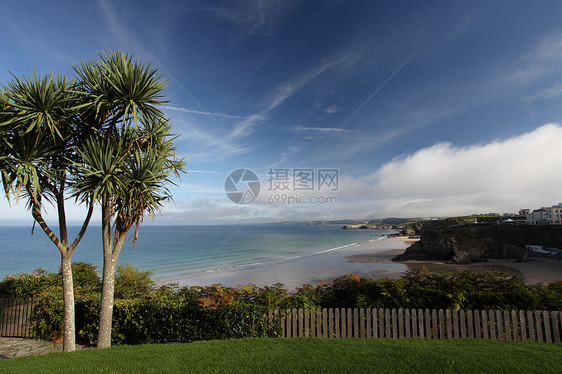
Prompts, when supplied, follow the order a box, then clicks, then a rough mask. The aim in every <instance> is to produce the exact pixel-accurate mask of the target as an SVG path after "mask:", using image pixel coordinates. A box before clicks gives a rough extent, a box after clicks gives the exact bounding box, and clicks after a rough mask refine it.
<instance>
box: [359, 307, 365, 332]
mask: <svg viewBox="0 0 562 374" xmlns="http://www.w3.org/2000/svg"><path fill="white" fill-rule="evenodd" d="M365 334H366V333H365V309H363V308H361V309H359V337H360V338H362V339H363V338H365V337H366V335H365Z"/></svg>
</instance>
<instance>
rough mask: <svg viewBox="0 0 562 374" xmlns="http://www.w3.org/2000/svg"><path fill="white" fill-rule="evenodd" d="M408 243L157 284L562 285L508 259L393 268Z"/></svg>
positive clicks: (537, 263)
mask: <svg viewBox="0 0 562 374" xmlns="http://www.w3.org/2000/svg"><path fill="white" fill-rule="evenodd" d="M417 240H419V239H416V238H410V237H382V238H380V239H378V240H371V241H369V242H366V243H352V244H348V245H345V246H342V247H339V248H334V249H330V250H326V251H321V252H319V253H317V254H314V255H308V256H302V257H298V258H294V259H291V258H289V259H283V260H278V261H275V262H272V263H265V264H256V265H246V266H242V267H239V268H231V269H221V270H217V271H213V272H209V273H204V274H195V275H186V276H178V277H171V278H158V279H156V281H157V283H158V284H167V283H177V284H179V286H188V287H189V286H202V287H204V286H211V285H213V284H221V285H223V286H225V287H236V286H239V285H249V284H254V285H256V286H260V287H263V286H266V285H269V286H271V285H274V284H276V283H283V284H284V286H285V288H287V289H288V290H294V289H296V288H298V287H301V286H302V285H303V284H319V283H320V282H328V283H329V282H331V281H332V280H334V279H336V278H338V277H341V276H343V275H348V274H352V273H353V274H357V275H359V276H360V277H368V278H374V279H377V278H383V277H385V278H391V279H397V278H400V277H402V276H403V275H404V274H405V272H406V271H407V270H410V269H415V268H421V267H425V268H427V270H428V271H429V272H430V273H437V272H450V273H457V272H462V271H466V270H472V271H474V272H475V273H482V272H484V271H500V272H503V273H506V274H508V275H511V276H517V277H521V278H524V280H525V282H526V283H529V284H535V283H539V282H542V283H549V282H552V281H557V280H561V279H562V264H560V265H559V264H557V263H556V262H555V261H554V262H549V261H544V260H540V259H531V260H530V261H528V262H522V263H521V262H519V263H518V262H515V260H513V259H488V260H486V261H485V262H477V263H472V264H468V265H454V264H447V263H446V262H445V261H437V260H434V261H418V260H408V261H402V262H393V261H392V258H394V257H395V256H397V255H398V254H401V253H403V252H404V250H405V249H406V248H407V247H408V246H410V245H411V244H412V242H413V241H417Z"/></svg>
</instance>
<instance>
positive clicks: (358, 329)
mask: <svg viewBox="0 0 562 374" xmlns="http://www.w3.org/2000/svg"><path fill="white" fill-rule="evenodd" d="M269 319H270V321H274V320H277V321H279V322H280V323H281V327H282V331H283V332H282V336H283V337H286V338H291V337H295V338H296V337H322V338H369V337H374V338H408V337H422V338H432V339H453V338H476V339H506V340H531V341H539V342H549V343H550V342H555V343H559V342H560V336H561V335H562V331H561V322H562V321H560V311H539V310H537V311H515V310H512V311H507V310H505V311H500V310H496V311H492V310H482V311H478V310H475V311H472V310H468V311H464V310H459V311H457V310H452V311H451V310H445V311H443V310H441V309H440V310H435V309H434V310H429V309H426V310H425V311H424V310H422V309H405V310H404V309H398V310H397V309H331V308H330V309H312V310H308V309H305V310H303V309H298V310H297V309H293V310H286V311H285V310H284V311H274V312H270V313H269Z"/></svg>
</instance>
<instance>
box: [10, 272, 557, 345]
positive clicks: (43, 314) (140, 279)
mask: <svg viewBox="0 0 562 374" xmlns="http://www.w3.org/2000/svg"><path fill="white" fill-rule="evenodd" d="M72 269H73V273H74V284H75V299H76V327H77V331H78V338H80V339H83V340H84V342H86V343H90V344H93V343H95V341H96V337H97V330H98V320H99V307H100V278H99V276H98V274H97V271H96V268H95V267H94V266H92V265H90V264H84V263H75V264H73V265H72ZM151 274H152V273H151V272H143V271H139V270H137V269H135V268H134V267H133V266H131V265H123V266H119V267H118V269H117V275H116V282H115V287H116V299H115V303H114V310H113V334H112V336H113V344H140V343H163V342H169V341H179V342H190V341H194V340H207V339H224V338H241V337H251V336H276V335H277V334H278V333H279V331H278V328H279V326H278V324H275V323H274V324H273V325H272V326H273V327H272V328H271V329H269V328H268V324H267V320H266V319H265V318H266V317H265V314H266V312H267V311H268V310H273V309H293V308H303V309H305V308H313V309H316V308H408V309H409V308H416V309H461V308H462V309H472V310H483V309H500V310H511V309H515V310H517V309H520V310H541V309H544V310H561V309H562V281H557V282H552V283H550V284H548V285H545V284H540V283H539V284H536V285H528V284H526V283H525V282H524V281H523V279H521V278H518V277H511V276H508V275H506V274H502V273H497V272H485V273H483V274H475V273H473V272H470V271H468V272H462V273H438V274H433V273H429V272H428V271H427V270H424V269H415V270H410V271H408V272H407V273H406V274H405V275H404V276H403V277H402V278H400V279H387V278H380V279H369V278H360V277H358V276H357V275H354V274H351V275H346V276H343V277H340V278H337V279H335V280H333V281H332V282H331V283H330V284H327V283H321V284H320V285H310V284H305V285H303V286H302V287H301V288H299V289H297V290H296V291H294V292H288V291H287V290H286V289H285V288H284V286H283V285H282V284H279V283H278V284H275V285H273V286H265V287H257V286H255V285H245V286H238V287H223V286H221V285H213V286H208V287H179V286H178V285H177V284H168V285H164V286H160V287H158V288H156V287H155V286H154V282H153V281H152V279H151ZM0 297H35V298H38V299H40V300H41V302H40V305H39V307H38V308H37V311H36V313H35V315H34V317H33V318H34V323H35V324H36V326H37V327H38V330H39V333H40V336H41V337H43V338H48V339H52V340H57V339H60V337H61V336H62V325H63V323H62V322H63V302H62V287H61V276H60V274H59V273H49V272H45V271H42V270H37V271H35V272H33V273H30V274H23V275H10V276H8V277H6V278H5V279H4V280H2V281H1V282H0Z"/></svg>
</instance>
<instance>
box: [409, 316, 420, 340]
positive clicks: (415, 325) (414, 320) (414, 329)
mask: <svg viewBox="0 0 562 374" xmlns="http://www.w3.org/2000/svg"><path fill="white" fill-rule="evenodd" d="M411 313H412V337H413V338H415V337H417V336H419V335H418V311H417V310H416V309H412V311H411Z"/></svg>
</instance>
